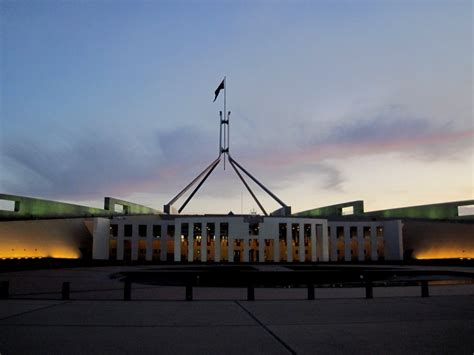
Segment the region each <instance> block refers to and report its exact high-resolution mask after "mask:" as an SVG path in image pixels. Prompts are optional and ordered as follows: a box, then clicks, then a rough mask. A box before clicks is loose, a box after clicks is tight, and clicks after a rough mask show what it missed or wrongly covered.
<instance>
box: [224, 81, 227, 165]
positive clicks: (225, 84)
mask: <svg viewBox="0 0 474 355" xmlns="http://www.w3.org/2000/svg"><path fill="white" fill-rule="evenodd" d="M226 92H227V83H226V77H225V76H224V121H227V111H226V96H227V95H226ZM226 133H227V132H226V128H225V126H224V149H227V139H226ZM224 170H225V153H224Z"/></svg>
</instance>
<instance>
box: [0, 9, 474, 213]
mask: <svg viewBox="0 0 474 355" xmlns="http://www.w3.org/2000/svg"><path fill="white" fill-rule="evenodd" d="M0 9H1V11H0V14H1V71H0V74H1V77H0V85H1V116H0V117H1V126H0V129H1V131H0V133H1V134H0V149H1V150H0V191H2V192H5V193H13V194H22V195H30V196H37V197H43V198H50V199H59V200H65V201H75V202H80V203H86V204H92V205H96V206H99V205H100V204H101V203H102V202H101V201H102V197H103V196H106V195H111V196H115V197H119V198H123V199H130V200H133V201H136V202H139V203H144V204H148V205H151V206H153V207H158V208H161V206H162V205H163V204H164V203H166V202H167V201H168V200H169V199H170V198H171V197H173V195H174V194H175V193H177V192H178V191H179V189H180V188H181V187H183V186H184V185H185V184H186V183H187V182H188V181H189V180H190V179H191V178H192V177H193V176H194V175H196V174H197V173H198V172H199V171H200V170H201V169H203V168H204V167H205V166H206V165H207V164H208V163H210V162H211V161H212V160H213V159H214V158H215V156H216V155H217V147H218V126H217V123H218V110H220V109H222V101H221V99H219V100H218V101H216V103H214V104H213V103H212V99H213V92H214V89H215V88H216V87H217V85H218V84H219V82H220V81H221V80H222V77H223V76H224V75H227V78H228V92H227V95H228V108H229V109H230V110H231V111H232V116H231V117H232V128H231V134H232V143H231V152H232V154H233V156H234V158H236V159H237V160H238V161H240V162H241V163H242V164H243V165H244V166H246V167H248V168H249V169H250V170H251V171H252V172H253V173H254V174H255V175H256V176H257V177H259V178H261V180H263V181H264V182H265V183H267V184H268V185H269V186H270V187H271V188H272V189H273V190H274V192H275V193H276V194H277V195H280V196H281V197H282V198H283V199H284V200H285V202H287V203H288V204H290V205H292V206H294V209H295V210H302V209H307V208H311V207H315V206H320V205H324V204H331V203H337V202H342V201H344V200H353V199H364V200H365V201H366V205H367V207H368V208H369V209H371V208H374V209H376V208H385V207H391V206H401V205H409V204H418V203H430V202H437V201H444V200H461V199H472V198H474V196H473V185H472V184H473V170H474V167H473V164H474V162H473V160H474V159H473V155H474V153H473V149H474V148H473V145H474V144H473V140H474V135H473V132H474V131H473V129H474V127H473V111H472V99H473V93H472V87H473V86H472V84H473V72H472V62H473V47H472V3H471V1H421V0H420V1H292V2H290V1H226V2H218V1H105V0H104V1H99V0H94V1H52V0H48V1H2V3H1V4H0ZM242 192H244V193H243V195H241V193H242ZM241 196H243V206H244V212H248V211H249V210H250V209H252V208H255V209H256V206H255V205H254V204H253V203H252V201H251V199H250V197H248V196H247V194H246V193H245V190H244V188H243V187H242V186H241V185H240V184H239V183H238V181H237V179H236V178H235V177H234V176H232V173H231V171H230V170H226V171H223V170H222V169H219V170H218V171H217V172H216V175H215V176H212V177H211V179H210V181H209V183H208V184H207V185H206V186H205V187H204V188H203V190H202V191H201V192H200V194H198V195H197V197H196V198H195V200H194V201H193V202H192V203H191V204H190V205H189V208H188V211H189V212H226V211H228V210H231V209H232V210H234V211H237V212H240V209H241ZM264 200H265V199H264ZM271 207H275V208H276V207H277V206H276V205H272V204H270V206H269V209H271Z"/></svg>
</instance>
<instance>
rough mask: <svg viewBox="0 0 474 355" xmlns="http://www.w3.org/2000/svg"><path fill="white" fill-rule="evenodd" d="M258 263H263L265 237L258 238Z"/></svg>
mask: <svg viewBox="0 0 474 355" xmlns="http://www.w3.org/2000/svg"><path fill="white" fill-rule="evenodd" d="M257 240H258V260H257V261H258V262H261V263H263V262H265V237H263V238H262V237H259V238H258V239H257Z"/></svg>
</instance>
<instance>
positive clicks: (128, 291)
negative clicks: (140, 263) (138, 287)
mask: <svg viewBox="0 0 474 355" xmlns="http://www.w3.org/2000/svg"><path fill="white" fill-rule="evenodd" d="M131 299H132V282H131V281H130V280H125V283H124V285H123V300H124V301H130V300H131Z"/></svg>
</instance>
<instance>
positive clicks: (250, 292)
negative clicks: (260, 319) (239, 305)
mask: <svg viewBox="0 0 474 355" xmlns="http://www.w3.org/2000/svg"><path fill="white" fill-rule="evenodd" d="M247 301H255V286H254V285H253V284H249V285H248V286H247Z"/></svg>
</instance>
